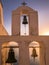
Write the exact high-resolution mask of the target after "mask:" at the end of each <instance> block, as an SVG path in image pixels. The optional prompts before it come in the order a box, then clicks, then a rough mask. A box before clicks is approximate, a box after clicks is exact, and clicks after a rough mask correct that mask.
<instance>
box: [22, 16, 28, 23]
mask: <svg viewBox="0 0 49 65" xmlns="http://www.w3.org/2000/svg"><path fill="white" fill-rule="evenodd" d="M22 24H28V22H27V18H26V16H24V18H23V22H22Z"/></svg>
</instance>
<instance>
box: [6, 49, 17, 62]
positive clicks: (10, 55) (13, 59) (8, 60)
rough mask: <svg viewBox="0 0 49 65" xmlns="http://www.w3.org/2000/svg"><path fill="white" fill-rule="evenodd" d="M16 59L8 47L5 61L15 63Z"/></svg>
mask: <svg viewBox="0 0 49 65" xmlns="http://www.w3.org/2000/svg"><path fill="white" fill-rule="evenodd" d="M16 62H17V60H16V59H15V54H14V50H13V48H10V49H9V53H8V59H7V60H6V63H16Z"/></svg>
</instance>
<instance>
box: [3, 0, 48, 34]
mask: <svg viewBox="0 0 49 65" xmlns="http://www.w3.org/2000/svg"><path fill="white" fill-rule="evenodd" d="M23 1H25V2H26V3H27V6H29V7H31V8H32V9H34V10H37V11H38V27H39V34H40V35H48V34H49V0H2V3H3V12H4V26H5V28H6V30H7V31H8V33H9V34H11V22H12V11H13V10H15V9H16V8H17V7H19V6H21V3H22V2H23Z"/></svg>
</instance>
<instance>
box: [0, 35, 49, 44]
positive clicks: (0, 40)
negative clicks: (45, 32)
mask: <svg viewBox="0 0 49 65" xmlns="http://www.w3.org/2000/svg"><path fill="white" fill-rule="evenodd" d="M43 40H45V41H46V40H47V41H49V36H26V37H25V36H15V35H13V36H0V44H1V43H4V42H10V41H15V42H18V43H19V42H23V41H28V42H32V41H37V42H40V41H43Z"/></svg>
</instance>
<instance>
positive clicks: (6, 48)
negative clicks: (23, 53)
mask: <svg viewBox="0 0 49 65" xmlns="http://www.w3.org/2000/svg"><path fill="white" fill-rule="evenodd" d="M10 49H12V50H13V52H14V54H13V53H12V54H11V57H12V58H13V57H14V60H16V62H15V61H13V62H12V61H11V60H12V59H11V60H10V62H6V61H7V59H9V58H10V57H9V56H10V54H9V53H11V52H12V51H10ZM1 56H2V65H11V64H13V65H18V63H19V45H18V43H17V42H14V41H11V42H7V43H4V44H2V50H1Z"/></svg>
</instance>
